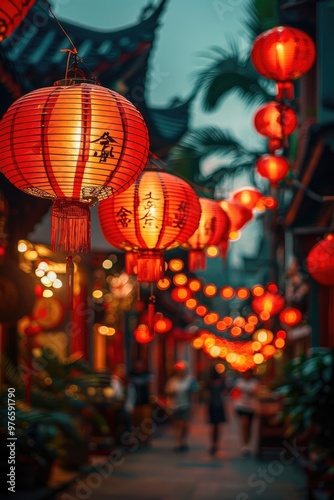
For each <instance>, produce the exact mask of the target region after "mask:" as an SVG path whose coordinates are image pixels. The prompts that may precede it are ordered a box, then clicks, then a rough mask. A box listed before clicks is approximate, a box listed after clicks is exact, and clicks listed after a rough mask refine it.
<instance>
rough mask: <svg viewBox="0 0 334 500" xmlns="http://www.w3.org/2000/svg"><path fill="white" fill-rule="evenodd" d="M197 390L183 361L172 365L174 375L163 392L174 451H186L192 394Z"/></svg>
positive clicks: (196, 385)
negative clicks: (169, 416) (170, 422)
mask: <svg viewBox="0 0 334 500" xmlns="http://www.w3.org/2000/svg"><path fill="white" fill-rule="evenodd" d="M197 390H198V384H197V382H196V381H195V379H194V378H193V377H192V376H191V375H189V373H188V365H187V363H186V362H185V361H179V362H177V363H175V365H174V375H172V377H170V378H169V379H168V380H167V383H166V387H165V394H166V397H167V402H168V403H167V407H168V409H169V410H170V412H171V418H172V425H173V430H174V438H175V451H187V450H188V449H189V447H188V434H189V424H190V417H191V407H192V394H193V392H195V391H197Z"/></svg>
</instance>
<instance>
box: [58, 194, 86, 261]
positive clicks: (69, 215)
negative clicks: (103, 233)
mask: <svg viewBox="0 0 334 500" xmlns="http://www.w3.org/2000/svg"><path fill="white" fill-rule="evenodd" d="M51 247H52V250H53V251H54V252H61V251H65V252H88V251H89V248H90V211H89V205H88V204H86V203H81V202H78V201H73V200H64V199H58V200H55V201H54V204H53V207H52V212H51Z"/></svg>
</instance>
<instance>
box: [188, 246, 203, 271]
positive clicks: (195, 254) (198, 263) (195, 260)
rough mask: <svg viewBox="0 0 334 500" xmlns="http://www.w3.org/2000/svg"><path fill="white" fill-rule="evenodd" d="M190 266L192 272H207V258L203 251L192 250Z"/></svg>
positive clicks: (190, 252) (189, 258)
mask: <svg viewBox="0 0 334 500" xmlns="http://www.w3.org/2000/svg"><path fill="white" fill-rule="evenodd" d="M188 265H189V271H190V272H192V273H193V272H196V271H205V269H206V257H205V253H204V252H203V250H190V251H189V254H188Z"/></svg>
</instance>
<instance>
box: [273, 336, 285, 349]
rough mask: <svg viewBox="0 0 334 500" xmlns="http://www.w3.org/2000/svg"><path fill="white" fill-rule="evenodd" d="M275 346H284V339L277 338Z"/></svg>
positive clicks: (280, 347)
mask: <svg viewBox="0 0 334 500" xmlns="http://www.w3.org/2000/svg"><path fill="white" fill-rule="evenodd" d="M275 346H276V347H277V349H282V347H284V346H285V340H284V339H282V338H278V339H276V340H275Z"/></svg>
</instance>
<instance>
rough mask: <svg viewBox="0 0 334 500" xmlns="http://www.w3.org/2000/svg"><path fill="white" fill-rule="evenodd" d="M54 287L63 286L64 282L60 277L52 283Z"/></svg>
mask: <svg viewBox="0 0 334 500" xmlns="http://www.w3.org/2000/svg"><path fill="white" fill-rule="evenodd" d="M52 286H53V288H61V287H62V286H63V282H62V281H61V280H60V279H58V278H57V279H55V280H54V282H53V283H52Z"/></svg>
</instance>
